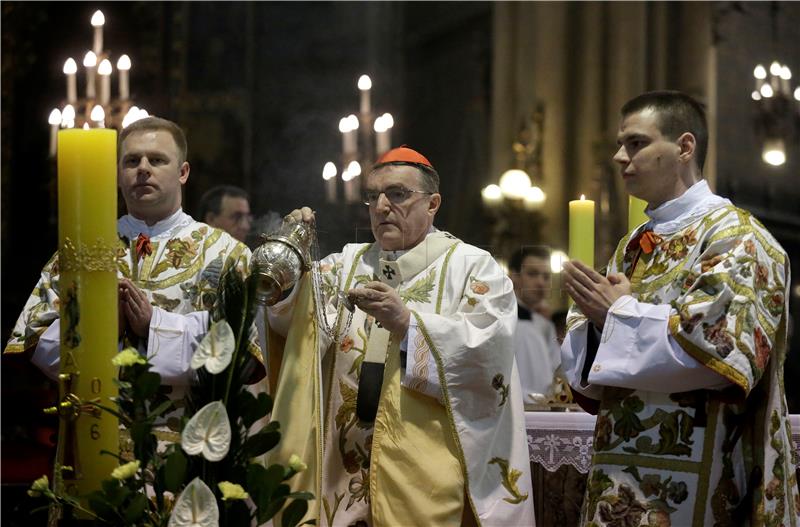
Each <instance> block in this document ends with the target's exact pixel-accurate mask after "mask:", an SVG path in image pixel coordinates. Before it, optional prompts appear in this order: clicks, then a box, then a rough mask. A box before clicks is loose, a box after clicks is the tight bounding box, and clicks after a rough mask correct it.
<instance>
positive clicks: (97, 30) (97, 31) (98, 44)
mask: <svg viewBox="0 0 800 527" xmlns="http://www.w3.org/2000/svg"><path fill="white" fill-rule="evenodd" d="M105 23H106V17H104V16H103V12H102V11H100V10H97V11H95V12H94V14H93V15H92V26H93V27H94V45H93V46H92V51H94V54H95V55H97V56H100V55H102V53H103V24H105Z"/></svg>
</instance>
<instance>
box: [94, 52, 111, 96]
mask: <svg viewBox="0 0 800 527" xmlns="http://www.w3.org/2000/svg"><path fill="white" fill-rule="evenodd" d="M111 70H112V68H111V61H109V60H108V59H103V61H102V62H101V63H100V65H99V66H98V67H97V74H98V75H100V104H105V105H107V104H108V103H109V101H110V100H111Z"/></svg>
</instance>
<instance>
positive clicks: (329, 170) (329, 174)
mask: <svg viewBox="0 0 800 527" xmlns="http://www.w3.org/2000/svg"><path fill="white" fill-rule="evenodd" d="M334 177H336V165H334V164H333V163H332V162H331V161H328V162H327V163H325V166H324V167H323V168H322V179H324V180H325V181H328V180H329V179H331V178H334Z"/></svg>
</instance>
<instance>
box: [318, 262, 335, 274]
mask: <svg viewBox="0 0 800 527" xmlns="http://www.w3.org/2000/svg"><path fill="white" fill-rule="evenodd" d="M331 269H333V266H332V265H331V264H327V263H326V264H320V266H319V272H321V273H330V272H331Z"/></svg>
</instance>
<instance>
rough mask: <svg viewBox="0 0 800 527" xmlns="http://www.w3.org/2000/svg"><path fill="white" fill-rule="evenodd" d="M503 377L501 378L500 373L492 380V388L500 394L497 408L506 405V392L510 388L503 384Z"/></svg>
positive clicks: (508, 385)
mask: <svg viewBox="0 0 800 527" xmlns="http://www.w3.org/2000/svg"><path fill="white" fill-rule="evenodd" d="M504 380H505V377H503V374H502V373H498V374H497V375H495V376H494V378H493V379H492V388H494V389H495V390H497V391H498V392H499V393H500V404H498V405H497V406H503V405H504V404H506V400H507V399H508V390H509V388H510V386H511V385H510V384H503V381H504Z"/></svg>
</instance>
